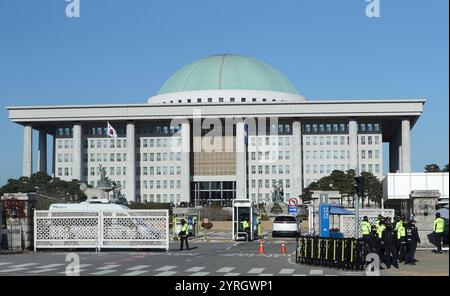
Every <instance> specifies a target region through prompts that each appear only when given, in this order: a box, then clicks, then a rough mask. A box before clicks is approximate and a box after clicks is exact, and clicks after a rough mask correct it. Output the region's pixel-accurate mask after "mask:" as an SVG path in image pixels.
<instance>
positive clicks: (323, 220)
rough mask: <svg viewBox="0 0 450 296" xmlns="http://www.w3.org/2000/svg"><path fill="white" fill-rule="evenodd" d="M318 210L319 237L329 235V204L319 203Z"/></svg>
mask: <svg viewBox="0 0 450 296" xmlns="http://www.w3.org/2000/svg"><path fill="white" fill-rule="evenodd" d="M319 212H320V237H330V205H327V204H321V205H320V208H319Z"/></svg>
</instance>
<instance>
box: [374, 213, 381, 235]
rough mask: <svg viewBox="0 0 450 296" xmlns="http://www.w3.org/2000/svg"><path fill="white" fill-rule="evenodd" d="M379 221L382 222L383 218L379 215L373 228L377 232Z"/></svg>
mask: <svg viewBox="0 0 450 296" xmlns="http://www.w3.org/2000/svg"><path fill="white" fill-rule="evenodd" d="M381 221H383V216H382V215H381V214H380V215H378V218H377V220H376V221H375V227H376V228H377V231H378V227H380V224H381Z"/></svg>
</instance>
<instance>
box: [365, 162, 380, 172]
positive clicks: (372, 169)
mask: <svg viewBox="0 0 450 296" xmlns="http://www.w3.org/2000/svg"><path fill="white" fill-rule="evenodd" d="M361 171H362V172H369V173H372V174H377V173H380V165H379V164H375V165H373V164H368V165H365V164H362V165H361Z"/></svg>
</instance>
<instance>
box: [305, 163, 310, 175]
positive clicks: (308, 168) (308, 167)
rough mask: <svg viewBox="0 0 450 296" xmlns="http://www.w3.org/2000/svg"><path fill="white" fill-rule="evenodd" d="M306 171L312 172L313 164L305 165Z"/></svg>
mask: <svg viewBox="0 0 450 296" xmlns="http://www.w3.org/2000/svg"><path fill="white" fill-rule="evenodd" d="M305 171H306V173H307V174H309V173H310V171H311V166H310V165H309V164H308V165H306V166H305Z"/></svg>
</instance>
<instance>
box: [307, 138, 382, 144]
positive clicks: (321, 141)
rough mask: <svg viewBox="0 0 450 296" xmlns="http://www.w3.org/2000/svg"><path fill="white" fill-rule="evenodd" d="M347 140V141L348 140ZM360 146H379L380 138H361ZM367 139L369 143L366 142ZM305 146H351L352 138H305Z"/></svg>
mask: <svg viewBox="0 0 450 296" xmlns="http://www.w3.org/2000/svg"><path fill="white" fill-rule="evenodd" d="M346 138H347V139H346ZM359 138H360V144H361V145H366V143H367V145H372V144H375V145H378V144H380V136H367V137H366V136H360V137H359ZM366 138H367V142H366ZM304 143H305V146H310V145H313V146H316V145H328V146H331V145H333V146H335V145H349V144H350V138H349V136H340V137H338V136H333V137H331V136H321V137H317V136H305V139H304Z"/></svg>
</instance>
